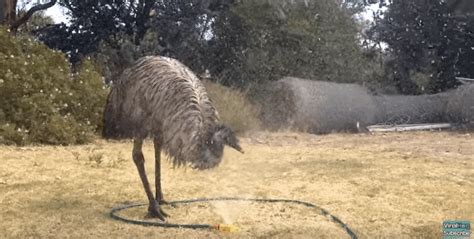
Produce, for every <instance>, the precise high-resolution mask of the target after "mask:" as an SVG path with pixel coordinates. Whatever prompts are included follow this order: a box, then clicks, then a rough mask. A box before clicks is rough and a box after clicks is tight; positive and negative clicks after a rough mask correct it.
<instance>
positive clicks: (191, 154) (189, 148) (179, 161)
mask: <svg viewBox="0 0 474 239" xmlns="http://www.w3.org/2000/svg"><path fill="white" fill-rule="evenodd" d="M103 136H104V137H105V138H109V139H110V138H112V139H124V138H133V139H134V149H133V159H134V161H135V164H136V166H137V169H138V172H139V174H140V177H141V180H142V182H143V186H144V188H145V192H146V193H147V196H148V199H149V201H150V207H149V209H148V215H149V216H151V217H158V218H160V219H162V220H164V216H166V214H165V213H164V212H163V211H162V210H161V209H160V208H159V206H158V205H159V204H160V203H161V202H162V201H163V195H162V193H161V183H160V151H161V149H164V150H165V152H166V153H167V154H168V156H169V158H170V159H171V160H172V162H173V164H174V165H175V166H182V165H191V166H192V167H193V168H197V169H208V168H212V167H215V166H217V165H219V163H220V162H221V160H222V156H223V150H224V145H229V146H231V147H233V148H234V149H236V150H238V151H241V152H242V149H241V148H240V145H239V142H238V139H237V138H236V136H235V134H234V132H233V131H232V130H231V129H230V128H228V127H226V126H224V125H222V124H221V123H220V121H219V115H218V113H217V110H216V109H215V108H214V106H213V105H212V102H211V100H210V99H209V97H208V95H207V92H206V89H205V88H204V86H203V84H202V83H201V81H200V80H199V79H198V78H197V77H196V75H195V74H194V73H193V72H192V71H191V70H190V69H189V68H188V67H186V66H185V65H183V64H182V63H180V62H179V61H177V60H175V59H171V58H167V57H152V56H148V57H143V58H141V59H139V60H138V61H136V62H135V63H134V64H133V65H132V66H131V67H129V68H127V69H125V70H124V72H123V73H122V75H121V76H120V78H119V79H118V80H117V81H115V82H114V84H113V85H112V89H111V92H110V94H109V97H108V99H107V104H106V107H105V110H104V130H103ZM146 137H152V138H153V140H154V144H155V163H156V167H155V176H156V178H155V182H156V200H155V198H153V195H152V193H151V190H150V188H149V182H148V179H147V177H146V173H145V168H144V166H143V164H144V157H143V153H142V149H141V148H142V141H143V139H145V138H146Z"/></svg>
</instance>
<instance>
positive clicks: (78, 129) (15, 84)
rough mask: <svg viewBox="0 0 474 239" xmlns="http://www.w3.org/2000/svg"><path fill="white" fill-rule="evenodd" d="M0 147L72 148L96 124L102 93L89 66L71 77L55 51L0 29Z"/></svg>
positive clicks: (85, 138)
mask: <svg viewBox="0 0 474 239" xmlns="http://www.w3.org/2000/svg"><path fill="white" fill-rule="evenodd" d="M0 42H2V44H1V45H0V102H1V104H0V143H6V144H18V145H23V144H30V143H42V144H76V143H85V142H88V141H89V140H90V139H91V136H92V134H93V132H94V130H96V129H97V126H98V125H99V124H100V123H99V122H100V115H101V105H103V103H104V101H105V94H106V90H105V89H104V88H103V84H102V80H101V77H100V75H99V74H98V72H97V71H96V70H95V69H94V67H93V65H92V62H90V61H87V60H86V61H84V63H83V64H82V65H81V67H80V68H79V70H78V73H77V74H71V67H70V65H69V62H68V60H67V59H66V58H65V57H64V55H63V54H62V53H60V52H57V51H53V50H50V49H49V48H47V47H46V46H45V45H43V44H41V43H39V42H37V41H35V40H32V39H31V38H28V37H17V38H16V37H13V36H12V35H10V34H9V33H8V32H7V31H6V30H4V29H0Z"/></svg>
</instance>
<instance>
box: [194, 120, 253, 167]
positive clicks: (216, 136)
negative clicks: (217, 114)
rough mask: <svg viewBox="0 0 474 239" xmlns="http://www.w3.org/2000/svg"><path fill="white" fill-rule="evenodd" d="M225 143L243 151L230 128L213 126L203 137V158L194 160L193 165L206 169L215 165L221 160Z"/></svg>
mask: <svg viewBox="0 0 474 239" xmlns="http://www.w3.org/2000/svg"><path fill="white" fill-rule="evenodd" d="M225 145H228V146H230V147H232V148H234V149H235V150H237V151H239V152H241V153H244V151H243V150H242V148H241V147H240V145H239V140H238V139H237V137H236V136H235V133H234V131H232V129H230V128H229V127H227V126H225V125H217V126H215V127H213V128H212V129H211V130H210V131H209V132H208V134H207V136H206V138H205V142H204V152H203V153H204V155H203V158H202V159H201V160H199V161H198V162H196V163H195V165H194V167H195V168H198V169H208V168H213V167H215V166H217V165H218V164H219V163H220V162H221V160H222V156H223V154H224V146H225Z"/></svg>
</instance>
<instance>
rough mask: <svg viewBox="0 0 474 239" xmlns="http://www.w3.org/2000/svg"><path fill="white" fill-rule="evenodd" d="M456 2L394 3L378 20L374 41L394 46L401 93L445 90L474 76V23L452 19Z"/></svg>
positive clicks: (401, 0)
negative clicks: (473, 58)
mask: <svg viewBox="0 0 474 239" xmlns="http://www.w3.org/2000/svg"><path fill="white" fill-rule="evenodd" d="M453 2H454V1H448V2H446V1H442V0H438V1H428V0H424V1H409V0H393V1H390V4H389V5H388V10H387V12H385V13H382V14H381V15H380V16H378V18H376V25H375V27H374V28H373V29H372V39H373V40H375V41H376V42H384V43H386V44H387V45H388V46H389V49H388V50H389V52H390V54H391V55H392V56H393V58H394V62H393V68H392V71H393V78H392V79H393V81H394V82H395V83H396V85H397V87H398V89H399V90H400V91H401V92H402V93H407V94H416V93H424V92H439V91H444V90H447V89H450V88H453V87H455V86H456V85H457V84H458V82H457V80H456V79H455V76H457V75H463V76H468V77H471V76H474V71H473V70H472V60H471V59H472V56H473V53H474V52H473V49H472V48H471V47H470V46H471V45H472V44H473V43H474V41H473V40H474V38H473V36H474V35H473V34H472V33H473V30H474V29H473V27H472V24H470V23H469V21H472V20H468V19H466V18H463V17H461V18H459V17H453V16H452V15H453V8H452V7H453V6H454V5H448V3H453Z"/></svg>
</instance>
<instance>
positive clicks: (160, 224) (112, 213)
mask: <svg viewBox="0 0 474 239" xmlns="http://www.w3.org/2000/svg"><path fill="white" fill-rule="evenodd" d="M211 201H250V202H263V203H277V202H281V203H294V204H299V205H303V206H306V207H310V208H316V209H318V210H320V211H321V214H322V215H324V216H327V217H329V218H330V219H331V220H332V221H333V222H334V223H336V224H337V225H339V226H340V227H342V228H343V229H344V230H345V231H346V233H347V234H348V235H349V236H350V237H351V238H352V239H357V236H356V234H355V233H354V232H353V231H352V229H350V228H349V226H348V225H347V224H346V223H344V222H343V221H341V219H339V218H338V217H336V216H334V215H332V214H331V213H329V212H328V211H327V210H326V209H324V208H321V207H319V206H316V205H314V204H311V203H308V202H303V201H298V200H290V199H258V198H235V197H219V198H198V199H189V200H181V201H174V202H170V203H169V204H170V205H176V204H190V203H195V202H211ZM146 205H148V204H145V203H139V204H131V205H125V206H121V207H116V208H113V209H112V210H111V211H110V216H111V217H112V218H114V219H116V220H119V221H123V222H126V223H131V224H136V225H142V226H157V227H168V228H189V229H218V228H217V227H216V226H214V225H210V224H176V223H166V222H152V221H140V220H133V219H128V218H125V217H121V216H119V215H117V212H119V211H122V210H124V209H128V208H133V207H141V206H146Z"/></svg>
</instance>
